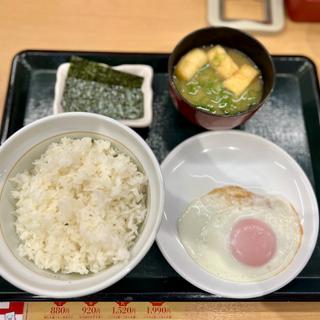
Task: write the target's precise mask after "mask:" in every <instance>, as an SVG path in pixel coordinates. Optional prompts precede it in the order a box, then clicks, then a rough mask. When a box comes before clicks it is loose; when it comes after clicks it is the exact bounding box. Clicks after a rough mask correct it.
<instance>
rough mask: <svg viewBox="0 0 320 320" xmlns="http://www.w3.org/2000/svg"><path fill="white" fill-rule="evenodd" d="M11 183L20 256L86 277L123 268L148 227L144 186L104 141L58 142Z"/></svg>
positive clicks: (123, 156) (130, 164)
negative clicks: (118, 265)
mask: <svg viewBox="0 0 320 320" xmlns="http://www.w3.org/2000/svg"><path fill="white" fill-rule="evenodd" d="M33 164H34V166H33V169H32V170H31V171H30V172H24V173H20V174H17V175H16V176H15V177H14V178H13V179H12V181H13V184H14V191H13V192H12V194H13V197H14V198H15V199H16V211H15V215H16V224H15V227H16V232H17V234H18V237H19V239H20V240H21V243H20V246H19V254H20V255H21V256H22V257H26V258H28V259H29V260H31V261H33V262H34V263H35V264H36V265H37V266H38V267H39V268H41V269H48V270H52V271H54V272H62V273H71V272H76V273H80V274H87V273H89V272H94V273H95V272H98V271H100V270H102V269H104V268H106V267H108V266H110V265H112V264H115V263H118V262H121V261H126V260H128V259H129V257H130V248H131V247H132V245H133V244H134V242H135V240H136V238H137V236H138V232H139V226H140V225H141V224H142V222H143V221H144V219H145V216H146V212H147V207H146V187H147V179H146V177H145V175H144V174H143V173H142V172H141V171H140V170H139V168H138V167H137V165H136V164H135V162H134V161H133V160H132V159H131V157H130V156H128V155H126V154H124V153H122V152H119V151H118V150H117V149H116V148H114V146H113V145H112V144H111V143H110V142H109V141H106V140H99V139H96V140H93V139H91V138H87V137H85V138H81V139H72V138H67V137H65V138H62V139H61V140H60V141H59V142H57V143H52V144H51V145H50V146H49V147H48V149H47V150H46V152H45V153H44V154H42V156H41V157H40V159H37V160H35V161H34V163H33Z"/></svg>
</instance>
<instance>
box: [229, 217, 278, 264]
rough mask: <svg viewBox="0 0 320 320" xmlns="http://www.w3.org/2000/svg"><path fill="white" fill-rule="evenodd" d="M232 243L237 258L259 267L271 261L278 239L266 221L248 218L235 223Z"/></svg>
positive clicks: (244, 262)
mask: <svg viewBox="0 0 320 320" xmlns="http://www.w3.org/2000/svg"><path fill="white" fill-rule="evenodd" d="M230 245H231V252H232V255H233V256H234V258H235V259H237V260H238V261H239V262H241V263H243V264H245V265H248V266H252V267H259V266H262V265H264V264H266V263H267V262H268V261H270V259H271V258H272V257H273V255H274V254H275V252H276V248H277V239H276V236H275V234H274V232H273V231H272V229H271V228H270V227H269V226H268V225H267V224H266V223H264V222H262V221H260V220H258V219H253V218H248V219H243V220H240V221H238V222H237V223H236V224H235V225H234V227H233V228H232V231H231V234H230Z"/></svg>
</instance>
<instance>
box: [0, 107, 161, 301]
mask: <svg viewBox="0 0 320 320" xmlns="http://www.w3.org/2000/svg"><path fill="white" fill-rule="evenodd" d="M73 117H76V118H77V117H78V118H79V117H82V118H83V119H89V118H91V119H92V118H95V119H96V120H98V121H104V122H105V124H110V123H112V124H113V125H115V126H117V127H120V128H121V130H122V131H125V135H131V136H133V138H134V139H135V140H136V142H137V143H138V144H139V145H140V147H141V148H142V150H143V152H146V155H147V156H148V158H149V160H150V161H151V164H152V168H151V169H150V170H151V171H152V172H154V177H155V180H156V183H157V184H158V183H159V184H158V187H159V193H157V198H158V207H157V208H156V211H155V216H154V219H153V220H154V221H153V225H151V227H150V231H149V232H150V233H149V234H148V236H147V238H148V239H147V240H146V241H145V242H144V243H142V245H141V248H140V250H139V251H138V252H136V254H135V255H134V256H132V257H131V259H130V260H129V261H128V262H126V263H124V264H121V263H120V264H119V270H117V271H116V273H115V274H113V275H111V276H105V277H104V278H103V279H102V281H100V282H99V283H95V284H93V285H90V284H89V285H88V284H87V285H86V284H85V283H84V285H83V287H81V288H69V289H68V290H66V288H62V286H63V285H62V286H61V288H57V287H56V288H54V289H53V290H51V289H50V286H51V284H49V283H48V284H46V285H44V287H40V286H39V285H34V284H33V283H31V284H30V283H29V282H27V281H21V280H23V279H24V278H25V277H26V276H27V273H26V272H25V271H24V270H21V271H20V272H19V274H16V273H15V272H14V271H11V270H9V269H8V267H6V266H2V265H1V264H0V274H1V276H2V277H3V278H4V279H6V280H7V281H8V282H10V283H11V284H13V285H14V286H16V287H18V288H20V289H22V290H25V291H28V292H30V293H32V294H36V295H41V296H46V297H51V298H76V297H80V296H84V295H88V294H92V293H95V292H98V291H101V290H103V289H105V288H107V287H110V286H111V285H113V284H115V283H116V282H118V281H119V280H120V279H122V278H123V277H124V276H126V275H127V274H128V273H129V272H130V271H132V270H133V269H134V268H135V267H136V266H137V265H138V263H139V262H141V261H142V259H143V258H144V257H145V255H146V254H147V253H148V251H149V250H150V248H151V246H152V245H153V243H154V242H155V239H156V235H157V232H158V229H159V227H160V223H161V220H162V216H163V207H164V182H163V178H162V173H161V169H160V164H159V162H158V160H157V159H156V157H155V155H154V153H153V152H152V150H151V148H150V147H149V146H148V145H147V143H146V142H145V141H144V140H143V139H142V137H140V136H139V135H138V133H136V132H135V131H133V130H132V129H131V128H129V127H128V126H126V125H124V124H122V123H120V122H119V121H116V120H114V119H112V118H109V117H106V116H103V115H98V114H93V113H86V112H69V113H61V114H57V115H50V116H47V117H44V118H41V119H39V120H36V121H34V122H32V123H30V124H28V125H26V126H25V127H23V128H21V129H20V130H18V131H16V132H15V133H14V134H12V135H11V136H10V137H9V138H8V139H7V140H6V141H5V142H4V143H3V144H2V145H1V147H0V152H3V150H4V149H5V148H6V146H7V145H10V144H12V143H14V142H16V139H17V138H20V137H21V136H23V135H24V133H25V132H27V131H29V130H32V129H33V128H37V127H38V125H41V124H42V125H43V124H44V123H47V122H48V121H49V122H50V121H54V120H56V119H59V118H73ZM73 131H74V130H70V129H69V128H67V129H66V130H62V132H61V134H68V133H70V132H71V133H72V132H73ZM92 133H93V134H95V133H97V134H101V133H99V132H97V131H96V130H95V129H94V128H93V129H92ZM104 135H106V134H104ZM50 136H52V134H49V135H48V137H47V138H50ZM106 136H107V135H106ZM111 138H112V137H111ZM112 139H113V140H114V138H112ZM41 140H45V139H41ZM125 147H126V148H127V149H128V150H129V151H130V152H132V153H133V151H131V148H130V146H129V147H128V146H125ZM29 149H30V148H29V147H28V150H29ZM27 152H28V151H27ZM133 154H134V153H133ZM134 155H135V154H134ZM141 165H142V166H143V163H142V164H141ZM10 169H11V168H10ZM144 169H145V168H144ZM154 169H155V170H154ZM9 171H10V170H8V172H9ZM3 187H4V185H3V186H2V187H1V188H3ZM0 233H1V237H0V239H1V246H3V247H5V248H6V249H7V250H9V251H11V249H10V248H9V246H8V244H7V243H6V240H5V239H6V238H5V236H4V233H3V231H2V229H0ZM141 234H142V233H141ZM4 254H5V253H4ZM13 262H14V263H18V265H20V266H23V267H24V268H26V269H27V270H28V271H27V272H28V274H29V275H30V274H33V273H34V271H33V270H30V269H29V268H28V266H26V265H25V264H23V262H21V261H19V260H18V258H17V257H16V256H15V255H14V254H13V253H12V254H11V255H10V261H9V262H8V263H7V265H9V266H10V265H11V264H12V263H13ZM105 270H107V269H104V270H102V272H103V271H105ZM96 275H97V276H98V275H100V273H96V274H92V275H91V277H95V276H96ZM37 276H39V277H41V278H42V279H48V281H51V280H52V279H51V280H50V279H49V278H48V277H46V276H43V275H38V274H37ZM86 279H89V278H87V277H84V278H81V279H77V280H75V281H79V282H81V281H84V280H86ZM54 281H55V283H57V281H58V282H59V283H61V284H63V283H68V282H69V280H54ZM71 282H73V281H71Z"/></svg>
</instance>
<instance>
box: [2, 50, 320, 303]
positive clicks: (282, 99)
mask: <svg viewBox="0 0 320 320" xmlns="http://www.w3.org/2000/svg"><path fill="white" fill-rule="evenodd" d="M71 55H78V56H83V57H87V58H90V59H93V60H96V61H101V62H106V63H108V64H111V65H118V64H122V63H142V64H149V65H150V66H152V67H153V70H154V79H153V90H154V102H153V110H154V119H153V122H152V124H151V126H150V127H149V128H146V129H138V130H137V132H138V133H139V134H140V135H141V136H143V138H144V139H146V141H147V142H148V144H149V145H150V146H151V148H152V149H153V151H154V152H155V154H156V156H157V158H158V160H159V161H160V162H161V161H162V160H163V159H164V157H165V156H166V155H167V154H168V152H169V151H170V150H171V149H172V148H174V147H175V146H176V145H177V144H179V143H180V142H182V141H183V140H185V139H186V138H188V137H190V136H192V135H194V134H197V133H199V132H202V131H204V130H203V129H201V128H199V127H196V126H193V125H191V124H190V123H189V122H187V121H186V120H184V119H183V118H182V117H181V116H180V114H179V113H178V112H177V111H176V110H175V108H174V107H173V105H172V102H171V99H170V97H169V95H168V81H167V61H168V55H167V54H127V53H92V52H91V53H90V52H81V53H80V52H53V51H50V52H49V51H48V52H44V51H25V52H21V53H19V54H17V55H16V57H15V58H14V61H13V65H12V70H11V78H10V83H9V88H8V95H7V99H6V105H5V111H4V116H3V119H2V126H1V132H0V134H1V136H0V137H1V141H4V140H5V139H6V138H8V137H9V136H10V135H11V134H12V133H14V132H15V131H16V130H18V129H20V128H21V127H22V126H23V125H25V124H27V123H30V122H32V121H34V120H36V119H38V118H41V117H44V116H46V115H49V114H51V113H52V101H53V96H54V84H55V74H56V69H57V67H58V66H59V65H60V64H61V63H63V62H66V61H69V58H70V56H71ZM273 61H274V63H275V66H276V70H277V76H276V84H275V89H274V91H273V93H272V95H271V97H270V98H269V99H268V101H267V102H266V104H265V105H264V106H263V107H262V109H261V110H260V111H259V112H257V113H256V115H255V116H254V117H253V118H252V119H251V120H250V121H249V122H247V123H246V124H245V125H244V126H242V127H241V128H238V129H240V130H245V131H248V132H251V133H255V134H258V135H260V136H263V137H265V138H267V139H269V140H271V141H273V142H275V143H276V144H278V145H279V146H281V147H282V148H284V149H285V150H286V151H287V152H288V153H289V154H291V155H292V156H293V157H294V158H295V159H296V160H297V162H298V163H299V164H300V165H301V167H302V168H303V170H304V171H305V172H306V174H307V175H308V177H309V178H310V180H311V183H312V184H313V186H314V188H315V191H316V195H317V199H318V201H319V200H320V193H319V192H320V143H319V142H320V127H319V113H318V110H319V106H320V104H319V87H318V79H317V73H316V69H315V66H314V64H313V63H312V62H311V61H310V60H309V59H307V58H305V57H292V56H290V57H289V56H274V57H273ZM1 300H2V301H6V300H25V301H27V300H48V299H46V298H41V297H35V296H33V295H31V294H29V293H26V292H23V291H21V290H20V289H17V288H15V287H13V286H12V285H10V284H9V283H7V282H6V281H5V280H3V279H2V278H0V301H1ZM69 300H70V299H69ZM78 300H79V299H78ZM80 300H94V301H103V300H151V301H152V300H153V301H156V300H167V301H168V300H175V301H181V300H201V301H215V300H228V299H223V298H220V297H217V296H214V295H211V294H208V293H205V292H203V291H201V290H199V289H197V288H196V287H194V286H193V285H191V284H189V283H188V282H187V281H185V280H184V279H182V278H181V277H180V276H179V275H178V274H177V273H176V272H175V271H174V270H173V269H172V268H171V267H170V266H169V264H168V263H167V262H166V261H165V259H164V258H163V257H162V255H161V253H160V251H159V249H158V247H157V245H156V244H154V245H153V247H152V249H151V250H150V252H149V253H148V254H147V256H146V257H145V258H144V259H143V261H142V262H141V263H140V264H139V265H138V266H137V267H136V268H135V269H134V270H133V271H132V272H131V273H130V274H129V275H127V276H126V277H125V278H124V279H122V280H121V281H119V282H118V283H117V284H115V285H113V286H112V287H110V288H108V289H106V290H103V291H100V292H99V293H96V294H94V295H92V296H88V297H85V298H81V299H80ZM257 300H320V240H319V241H318V243H317V247H316V249H315V252H314V254H313V256H312V258H311V260H310V262H309V263H308V265H307V266H306V268H305V269H304V270H303V271H302V272H301V274H300V275H299V276H298V277H297V278H296V279H295V280H293V281H292V282H291V283H290V284H289V285H287V286H286V287H284V288H282V289H281V290H279V291H277V292H275V293H273V294H270V295H268V296H265V297H263V298H259V299H257Z"/></svg>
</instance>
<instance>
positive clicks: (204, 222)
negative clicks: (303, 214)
mask: <svg viewBox="0 0 320 320" xmlns="http://www.w3.org/2000/svg"><path fill="white" fill-rule="evenodd" d="M252 195H253V197H252V198H251V200H250V201H247V202H246V201H245V202H243V201H242V202H241V201H238V199H237V198H235V199H234V201H233V200H232V201H230V199H226V198H225V197H223V196H222V197H221V196H217V195H216V194H215V193H210V194H207V195H205V196H203V197H201V198H199V199H196V200H194V201H193V202H192V203H190V205H189V206H188V207H187V208H186V210H185V211H184V213H183V214H182V216H181V217H180V219H179V221H178V233H179V238H180V240H181V242H182V244H183V246H184V247H185V249H186V251H187V252H188V254H189V255H190V256H191V257H192V258H193V259H194V261H196V262H197V263H198V264H199V265H200V266H201V267H203V268H204V269H205V270H207V271H208V272H210V273H212V274H213V275H215V276H217V277H219V278H222V279H226V280H231V281H237V282H257V281H262V280H265V279H269V278H271V277H272V276H274V275H276V274H278V273H279V272H281V271H282V270H284V269H285V268H286V267H287V266H288V265H289V264H290V262H291V261H292V259H293V258H294V256H295V255H296V253H297V251H298V249H299V246H300V242H301V238H302V227H301V224H300V219H299V217H298V215H297V213H296V211H295V210H294V208H293V207H292V205H291V204H290V203H289V202H288V201H287V200H285V199H283V198H281V197H278V196H260V195H254V194H252ZM245 218H255V219H259V220H261V221H263V222H265V223H266V224H268V225H269V226H270V227H271V229H272V230H273V232H274V234H275V235H276V239H277V249H276V252H275V254H274V256H273V257H272V258H271V260H269V262H267V263H266V264H264V265H263V266H259V267H252V266H247V265H244V264H242V263H241V262H239V261H237V260H236V259H235V258H234V257H233V255H232V253H231V250H230V243H229V237H230V232H231V230H232V227H233V226H234V225H235V224H236V223H237V222H238V221H239V220H242V219H245Z"/></svg>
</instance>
